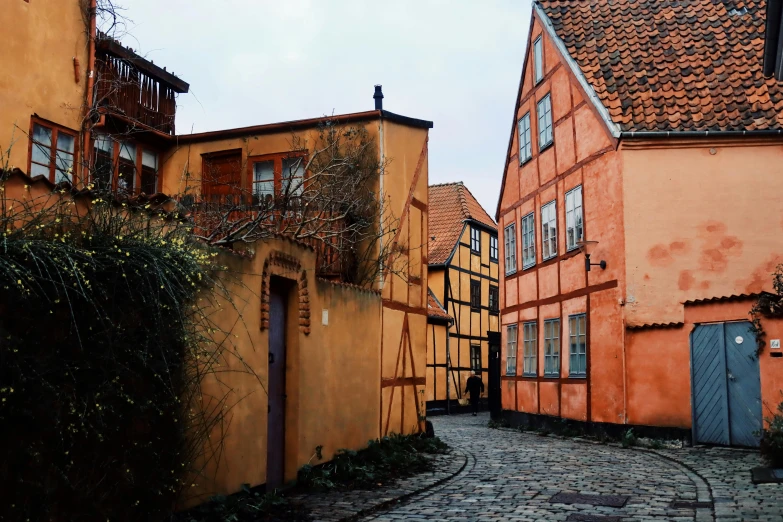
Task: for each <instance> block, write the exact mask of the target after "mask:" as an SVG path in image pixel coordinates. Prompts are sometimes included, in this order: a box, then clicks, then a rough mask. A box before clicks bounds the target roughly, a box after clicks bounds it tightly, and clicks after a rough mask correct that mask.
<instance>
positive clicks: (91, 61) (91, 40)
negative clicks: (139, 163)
mask: <svg viewBox="0 0 783 522" xmlns="http://www.w3.org/2000/svg"><path fill="white" fill-rule="evenodd" d="M97 11H98V0H90V12H89V16H90V29H89V34H88V36H87V38H88V43H87V88H86V92H85V104H84V105H85V107H84V121H83V122H82V134H83V137H82V181H83V182H85V184H86V182H87V181H88V180H89V175H88V174H89V171H90V165H89V163H90V162H89V151H90V128H91V126H90V124H89V122H90V119H91V117H92V103H93V99H94V98H95V96H94V93H93V91H94V90H95V39H96V37H97V35H98V20H97Z"/></svg>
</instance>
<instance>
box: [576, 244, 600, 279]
mask: <svg viewBox="0 0 783 522" xmlns="http://www.w3.org/2000/svg"><path fill="white" fill-rule="evenodd" d="M597 244H598V241H579V242H578V243H577V245H579V248H580V250H582V253H584V255H585V271H587V272H589V271H590V267H591V266H600V267H601V270H606V261H604V260H601V261H600V262H598V263H591V262H590V255H592V253H593V251H594V250H595V247H596V245H597Z"/></svg>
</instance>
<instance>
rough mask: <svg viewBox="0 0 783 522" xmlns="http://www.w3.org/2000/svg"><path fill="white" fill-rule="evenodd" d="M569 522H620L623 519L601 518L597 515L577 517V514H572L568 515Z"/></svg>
mask: <svg viewBox="0 0 783 522" xmlns="http://www.w3.org/2000/svg"><path fill="white" fill-rule="evenodd" d="M569 520H573V521H575V522H620V521H621V520H622V517H600V516H597V515H577V514H576V513H571V514H570V515H568V518H567V519H566V522H567V521H569Z"/></svg>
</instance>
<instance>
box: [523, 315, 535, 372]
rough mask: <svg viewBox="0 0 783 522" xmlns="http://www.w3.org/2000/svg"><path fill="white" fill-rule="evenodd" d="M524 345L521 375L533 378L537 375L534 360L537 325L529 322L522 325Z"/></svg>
mask: <svg viewBox="0 0 783 522" xmlns="http://www.w3.org/2000/svg"><path fill="white" fill-rule="evenodd" d="M522 334H523V336H524V337H523V340H524V343H525V354H524V368H523V375H527V376H533V377H535V376H536V375H537V374H538V365H537V364H536V362H537V361H536V359H537V355H538V323H537V322H535V321H531V322H529V323H524V324H523V325H522Z"/></svg>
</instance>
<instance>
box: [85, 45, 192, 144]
mask: <svg viewBox="0 0 783 522" xmlns="http://www.w3.org/2000/svg"><path fill="white" fill-rule="evenodd" d="M96 47H97V56H96V70H97V71H96V72H97V77H96V81H95V88H96V98H95V103H96V105H97V107H98V108H101V109H103V110H106V111H108V112H109V113H111V114H115V115H119V116H122V117H124V118H126V119H128V120H130V121H131V122H132V123H140V124H142V125H144V126H145V127H149V128H152V129H155V130H157V131H160V132H164V133H166V134H174V117H175V115H176V111H177V101H176V95H177V93H183V92H188V89H189V86H188V84H187V83H185V82H183V81H182V80H180V79H179V78H177V77H176V76H174V75H173V74H171V73H169V72H167V71H166V70H165V69H161V68H160V67H158V66H156V65H155V64H153V63H152V62H150V61H148V60H146V59H144V58H142V57H140V56H139V55H137V54H136V53H134V52H133V51H132V50H131V49H127V48H125V47H123V46H122V45H121V44H120V43H119V42H116V41H115V40H112V39H110V38H108V37H105V36H103V35H99V38H98V40H97V45H96Z"/></svg>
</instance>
